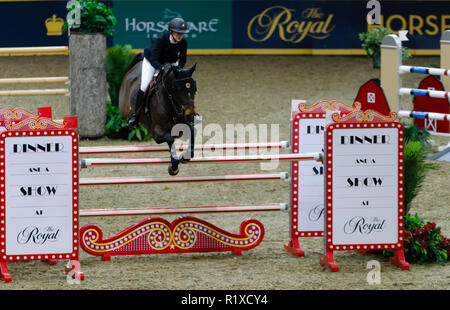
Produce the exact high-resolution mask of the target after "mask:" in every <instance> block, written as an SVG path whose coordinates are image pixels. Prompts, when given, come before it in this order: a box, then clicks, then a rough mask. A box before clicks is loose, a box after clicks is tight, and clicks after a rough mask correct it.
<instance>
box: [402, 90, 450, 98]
mask: <svg viewBox="0 0 450 310" xmlns="http://www.w3.org/2000/svg"><path fill="white" fill-rule="evenodd" d="M398 94H399V95H413V96H423V97H431V98H443V99H448V98H449V96H450V93H449V92H447V91H441V90H426V89H417V88H400V89H399V90H398Z"/></svg>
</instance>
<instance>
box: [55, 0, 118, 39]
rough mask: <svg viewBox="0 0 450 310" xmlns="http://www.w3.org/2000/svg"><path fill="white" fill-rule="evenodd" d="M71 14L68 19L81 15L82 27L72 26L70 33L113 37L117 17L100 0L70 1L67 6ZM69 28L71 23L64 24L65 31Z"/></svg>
mask: <svg viewBox="0 0 450 310" xmlns="http://www.w3.org/2000/svg"><path fill="white" fill-rule="evenodd" d="M66 8H67V10H68V12H69V14H68V15H67V16H68V17H69V16H70V17H74V16H76V15H78V14H79V16H80V25H76V24H72V25H71V27H70V32H77V33H83V34H87V33H97V32H100V33H103V34H105V35H112V34H113V33H114V27H115V25H116V24H117V20H116V17H115V16H114V14H113V11H112V9H111V8H108V7H107V6H106V5H105V4H104V3H99V2H98V0H74V1H70V2H69V3H68V4H67V6H66ZM68 28H69V21H68V20H66V21H65V22H64V28H63V30H64V31H67V30H68Z"/></svg>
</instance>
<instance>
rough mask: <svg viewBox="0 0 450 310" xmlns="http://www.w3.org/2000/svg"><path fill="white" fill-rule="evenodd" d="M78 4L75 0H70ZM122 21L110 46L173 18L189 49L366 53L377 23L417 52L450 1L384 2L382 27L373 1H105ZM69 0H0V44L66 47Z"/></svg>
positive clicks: (444, 23) (435, 43)
mask: <svg viewBox="0 0 450 310" xmlns="http://www.w3.org/2000/svg"><path fill="white" fill-rule="evenodd" d="M72 1H76V0H72ZM102 2H104V3H106V4H107V5H108V6H110V7H112V8H113V12H114V15H115V16H116V18H117V25H116V27H115V32H114V35H113V36H111V37H108V46H112V45H116V44H120V45H125V44H130V45H132V48H133V49H137V50H141V49H143V48H145V47H147V46H150V45H151V44H152V40H154V39H155V38H157V37H158V36H160V35H162V34H163V33H165V32H167V25H168V23H169V21H170V20H171V19H172V18H174V17H182V18H184V19H185V20H186V22H187V26H188V28H189V30H190V32H189V34H187V35H186V39H187V40H188V48H189V53H191V54H208V53H210V54H214V53H216V54H217V53H221V54H246V53H256V54H258V53H260V54H264V53H266V54H271V53H293V54H330V55H333V54H342V55H346V54H360V55H364V54H365V52H364V50H363V49H362V48H361V41H360V40H359V38H358V34H359V33H361V32H366V31H368V30H370V29H371V28H374V27H381V26H383V27H387V28H388V29H390V30H391V31H393V32H397V31H399V30H408V39H409V41H408V42H407V43H405V46H407V47H408V48H410V51H411V52H412V53H413V54H414V53H415V52H416V51H417V52H418V53H420V54H430V55H438V54H439V39H440V35H441V33H442V32H443V31H445V30H446V29H450V1H381V2H380V4H381V6H380V24H379V25H369V24H368V23H367V15H368V13H369V12H370V11H371V10H370V9H368V8H367V7H366V6H367V2H368V1H345V0H336V1H313V0H305V1H289V0H286V1H280V0H278V1H263V0H216V1H207V0H191V1H190V0H186V1H181V0H178V1H176V0H165V1H163V0H120V1H119V0H117V1H102ZM66 4H67V1H63V0H61V1H0V26H2V28H3V29H14V31H9V32H8V31H7V32H5V33H3V35H2V36H1V40H0V47H21V46H55V45H67V44H68V37H67V34H65V33H63V31H62V27H63V22H64V19H65V18H66V15H67V10H66Z"/></svg>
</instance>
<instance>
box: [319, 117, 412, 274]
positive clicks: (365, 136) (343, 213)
mask: <svg viewBox="0 0 450 310" xmlns="http://www.w3.org/2000/svg"><path fill="white" fill-rule="evenodd" d="M325 130H326V131H325V137H326V138H325V161H324V163H325V170H326V177H325V180H326V181H325V182H326V183H325V205H326V206H325V248H326V253H327V256H326V257H325V258H324V259H322V260H321V264H323V265H329V266H330V268H331V269H332V270H334V271H336V270H338V266H337V265H336V264H335V263H334V257H333V254H332V253H333V251H341V250H359V251H368V250H388V249H389V250H396V251H401V252H402V254H403V234H404V227H403V213H404V205H403V200H404V162H403V161H404V160H403V158H404V150H403V147H404V129H403V125H402V124H400V123H398V122H392V121H390V122H361V123H359V122H348V123H332V124H329V125H328V126H326V129H325Z"/></svg>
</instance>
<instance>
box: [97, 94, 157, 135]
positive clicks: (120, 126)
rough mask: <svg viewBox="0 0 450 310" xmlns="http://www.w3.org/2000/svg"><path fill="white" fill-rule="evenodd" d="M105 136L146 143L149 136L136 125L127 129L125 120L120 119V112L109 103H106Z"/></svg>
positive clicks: (145, 130) (146, 131) (143, 129)
mask: <svg viewBox="0 0 450 310" xmlns="http://www.w3.org/2000/svg"><path fill="white" fill-rule="evenodd" d="M105 134H106V136H107V137H108V138H111V139H127V140H129V141H132V140H138V141H148V140H150V139H151V135H150V133H149V132H148V130H147V129H145V128H144V127H143V126H141V125H138V126H136V127H135V128H131V129H130V128H128V126H127V120H126V119H124V118H122V115H121V114H120V110H119V108H118V107H117V106H114V105H113V104H112V103H111V101H107V102H106V125H105Z"/></svg>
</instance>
